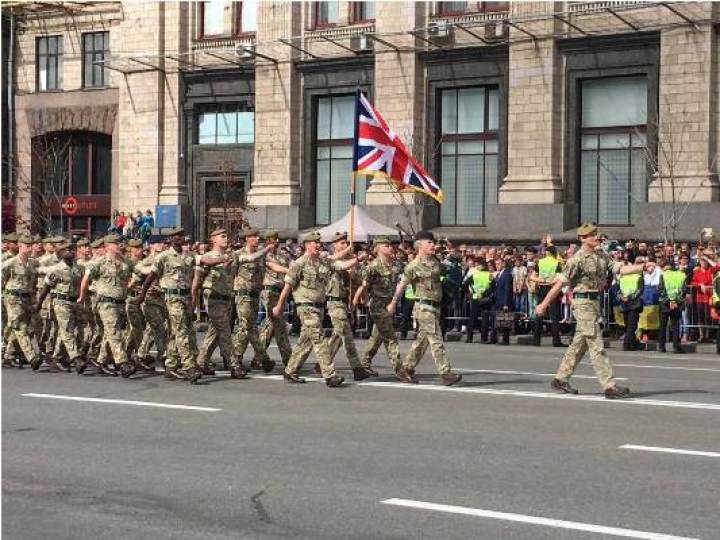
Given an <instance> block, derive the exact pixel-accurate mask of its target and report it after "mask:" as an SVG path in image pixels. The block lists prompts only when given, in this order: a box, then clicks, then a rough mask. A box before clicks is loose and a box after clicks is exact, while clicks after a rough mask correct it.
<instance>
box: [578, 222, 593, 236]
mask: <svg viewBox="0 0 720 540" xmlns="http://www.w3.org/2000/svg"><path fill="white" fill-rule="evenodd" d="M595 233H597V225H594V224H593V223H583V224H582V225H580V226H579V227H578V230H577V235H578V236H589V235H591V234H595Z"/></svg>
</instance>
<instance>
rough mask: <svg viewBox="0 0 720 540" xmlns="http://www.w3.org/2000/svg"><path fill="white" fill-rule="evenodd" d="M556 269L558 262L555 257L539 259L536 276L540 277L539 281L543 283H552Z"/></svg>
mask: <svg viewBox="0 0 720 540" xmlns="http://www.w3.org/2000/svg"><path fill="white" fill-rule="evenodd" d="M557 267H558V260H557V259H556V258H555V257H550V256H549V255H548V256H546V257H543V258H542V259H540V261H539V262H538V274H539V275H540V280H541V281H544V282H545V283H550V282H552V281H553V280H554V279H555V274H556V273H557Z"/></svg>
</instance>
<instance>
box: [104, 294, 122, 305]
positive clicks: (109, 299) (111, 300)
mask: <svg viewBox="0 0 720 540" xmlns="http://www.w3.org/2000/svg"><path fill="white" fill-rule="evenodd" d="M98 302H100V303H102V304H116V305H120V304H125V299H122V300H120V299H119V298H113V297H112V296H99V297H98Z"/></svg>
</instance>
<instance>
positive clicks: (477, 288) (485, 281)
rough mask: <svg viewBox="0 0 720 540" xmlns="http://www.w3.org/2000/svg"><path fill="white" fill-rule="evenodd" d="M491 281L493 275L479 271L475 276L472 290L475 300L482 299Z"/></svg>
mask: <svg viewBox="0 0 720 540" xmlns="http://www.w3.org/2000/svg"><path fill="white" fill-rule="evenodd" d="M491 281H492V274H491V273H490V272H488V271H487V270H478V271H477V272H475V273H474V274H473V282H472V286H471V287H470V289H471V290H472V295H473V298H475V300H477V299H479V298H480V297H482V295H483V293H484V292H485V291H486V290H487V288H488V287H489V286H490V282H491Z"/></svg>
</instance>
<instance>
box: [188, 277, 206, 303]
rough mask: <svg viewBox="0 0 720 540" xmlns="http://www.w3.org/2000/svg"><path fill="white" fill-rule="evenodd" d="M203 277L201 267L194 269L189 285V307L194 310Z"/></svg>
mask: <svg viewBox="0 0 720 540" xmlns="http://www.w3.org/2000/svg"><path fill="white" fill-rule="evenodd" d="M204 278H205V276H204V272H203V271H202V270H201V269H199V268H198V269H196V270H195V275H194V276H193V282H192V286H191V287H190V309H191V311H195V308H196V307H197V305H198V292H199V291H200V285H202V282H203V279H204Z"/></svg>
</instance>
